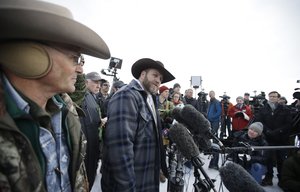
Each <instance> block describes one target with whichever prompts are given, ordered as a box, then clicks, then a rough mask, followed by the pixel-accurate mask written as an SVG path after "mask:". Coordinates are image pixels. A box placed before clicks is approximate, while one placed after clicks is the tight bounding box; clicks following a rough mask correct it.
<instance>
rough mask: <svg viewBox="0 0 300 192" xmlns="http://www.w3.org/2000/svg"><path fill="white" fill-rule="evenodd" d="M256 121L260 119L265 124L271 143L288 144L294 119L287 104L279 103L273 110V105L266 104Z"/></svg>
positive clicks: (266, 134) (267, 138)
mask: <svg viewBox="0 0 300 192" xmlns="http://www.w3.org/2000/svg"><path fill="white" fill-rule="evenodd" d="M255 121H259V122H261V123H262V124H263V125H264V130H263V132H264V134H265V136H266V140H267V141H268V143H269V144H270V145H286V144H288V136H289V132H290V131H291V124H292V119H291V113H290V110H289V109H288V108H287V107H286V106H283V105H278V106H277V108H276V109H275V110H274V111H272V109H271V107H270V106H269V105H268V104H266V105H265V106H264V107H263V108H261V110H260V111H259V112H258V114H257V115H256V117H255Z"/></svg>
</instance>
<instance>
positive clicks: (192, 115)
mask: <svg viewBox="0 0 300 192" xmlns="http://www.w3.org/2000/svg"><path fill="white" fill-rule="evenodd" d="M180 114H181V118H182V119H184V122H185V123H186V124H187V125H188V126H187V127H188V128H189V130H190V132H191V133H193V134H194V135H199V136H200V137H202V138H203V139H204V140H206V143H208V141H207V140H209V139H214V140H216V141H217V142H218V145H220V147H221V148H223V147H224V145H223V143H222V142H221V141H220V139H219V138H218V137H217V136H216V135H215V134H213V133H212V131H211V127H210V122H209V121H208V120H207V119H206V118H205V117H204V115H203V114H202V113H200V112H199V111H198V110H197V109H195V107H193V106H192V105H185V106H184V107H183V109H182V110H181V113H180Z"/></svg>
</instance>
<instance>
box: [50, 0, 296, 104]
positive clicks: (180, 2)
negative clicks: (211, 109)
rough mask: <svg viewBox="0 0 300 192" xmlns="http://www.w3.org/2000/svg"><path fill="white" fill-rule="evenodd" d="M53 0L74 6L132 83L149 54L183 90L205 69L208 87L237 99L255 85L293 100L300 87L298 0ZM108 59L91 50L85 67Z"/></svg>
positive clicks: (98, 65) (100, 66) (76, 15)
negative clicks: (135, 65) (138, 65)
mask: <svg viewBox="0 0 300 192" xmlns="http://www.w3.org/2000/svg"><path fill="white" fill-rule="evenodd" d="M47 1H50V2H54V3H56V4H60V5H63V6H66V7H68V8H69V9H70V10H71V11H72V13H73V15H74V18H75V19H76V20H78V21H80V22H82V23H84V24H85V25H87V26H89V27H90V28H92V29H93V30H94V31H96V32H97V33H98V34H99V35H100V36H101V37H102V38H103V39H104V40H105V42H106V43H107V44H108V46H109V48H110V51H111V55H112V56H113V57H117V58H121V59H123V65H122V69H121V70H118V77H119V78H120V79H121V80H123V81H124V82H125V83H128V82H129V81H131V80H132V78H133V76H132V75H131V66H132V64H133V63H134V62H135V61H136V60H138V59H140V58H143V57H149V58H152V59H155V60H160V61H162V62H163V63H164V64H165V67H166V68H167V69H168V70H169V71H170V72H171V73H172V74H173V75H174V76H175V77H176V79H175V80H173V81H171V82H169V83H167V84H166V85H167V86H169V87H172V86H173V84H174V83H180V84H181V86H182V92H184V90H185V89H187V88H189V87H190V80H191V76H201V77H202V80H203V81H202V88H203V89H204V91H205V92H208V91H210V90H215V92H216V94H217V97H218V96H220V95H223V94H224V92H226V93H227V94H228V95H229V96H231V101H232V102H233V103H235V98H236V97H237V96H239V95H243V94H244V92H249V93H250V94H251V95H252V96H253V95H254V93H253V91H254V90H257V92H258V93H260V92H261V91H264V92H266V93H267V94H268V93H269V92H270V91H273V90H277V91H279V92H280V93H281V94H282V95H283V96H285V97H287V98H288V101H289V103H291V102H292V101H294V100H293V98H292V94H293V92H294V88H296V87H300V84H299V83H296V81H297V80H299V79H300V64H299V61H300V12H299V10H300V1H299V0H206V1H204V0H69V1H68V0H47ZM82 35H84V34H82ZM108 65H109V60H101V59H95V58H92V57H88V56H86V65H85V67H84V70H85V72H86V73H88V72H91V71H97V72H99V73H100V71H101V69H106V68H108ZM102 76H103V78H106V79H108V80H110V81H112V78H110V77H107V76H104V75H102ZM199 91H200V89H197V90H196V93H198V92H199Z"/></svg>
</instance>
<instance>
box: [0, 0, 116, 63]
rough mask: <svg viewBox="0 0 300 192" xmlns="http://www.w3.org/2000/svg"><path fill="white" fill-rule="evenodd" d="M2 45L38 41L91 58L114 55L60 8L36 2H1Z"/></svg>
mask: <svg viewBox="0 0 300 192" xmlns="http://www.w3.org/2000/svg"><path fill="white" fill-rule="evenodd" d="M0 26H1V30H0V43H1V42H4V41H9V40H34V41H40V42H52V43H61V44H66V45H71V46H74V47H77V48H79V50H80V52H81V53H83V54H87V55H90V56H94V57H98V58H102V59H108V58H110V52H109V49H108V47H107V45H106V43H105V42H104V41H103V40H102V38H101V37H100V36H99V35H98V34H97V33H95V32H94V31H93V30H91V29H90V28H88V27H87V26H85V25H83V24H81V23H79V22H77V21H75V20H74V19H73V16H72V13H71V12H70V11H69V10H68V9H66V8H64V7H62V6H59V5H55V4H52V3H48V2H44V1H36V0H1V3H0Z"/></svg>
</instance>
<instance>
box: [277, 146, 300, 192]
mask: <svg viewBox="0 0 300 192" xmlns="http://www.w3.org/2000/svg"><path fill="white" fill-rule="evenodd" d="M281 184H282V188H283V189H284V191H286V192H297V191H299V189H300V153H299V152H298V153H296V154H294V155H293V156H291V157H289V158H288V159H286V160H285V161H284V163H283V166H282V171H281Z"/></svg>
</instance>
